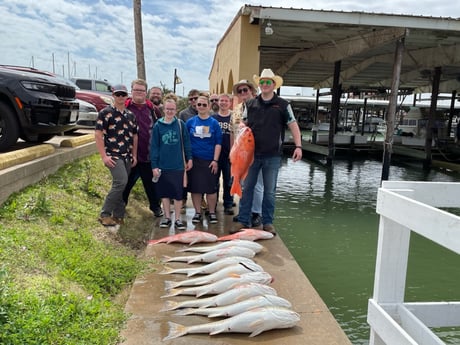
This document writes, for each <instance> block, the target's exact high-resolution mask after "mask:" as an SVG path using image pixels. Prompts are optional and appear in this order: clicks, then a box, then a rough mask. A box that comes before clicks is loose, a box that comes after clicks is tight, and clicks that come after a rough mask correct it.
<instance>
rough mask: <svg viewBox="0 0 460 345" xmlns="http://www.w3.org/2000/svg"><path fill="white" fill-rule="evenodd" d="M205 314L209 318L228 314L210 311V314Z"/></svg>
mask: <svg viewBox="0 0 460 345" xmlns="http://www.w3.org/2000/svg"><path fill="white" fill-rule="evenodd" d="M207 316H208V317H209V318H213V317H223V316H228V315H225V314H222V313H212V314H208V315H207Z"/></svg>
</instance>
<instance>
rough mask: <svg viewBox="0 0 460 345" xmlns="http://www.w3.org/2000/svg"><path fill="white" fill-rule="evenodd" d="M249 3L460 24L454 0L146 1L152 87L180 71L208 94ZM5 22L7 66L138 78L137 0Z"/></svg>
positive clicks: (2, 36)
mask: <svg viewBox="0 0 460 345" xmlns="http://www.w3.org/2000/svg"><path fill="white" fill-rule="evenodd" d="M245 4H251V5H255V6H258V5H262V6H273V7H284V8H291V7H292V8H303V9H316V10H320V9H322V10H335V11H362V12H371V13H393V14H409V15H423V16H432V17H451V18H460V2H457V1H453V0H404V1H400V0H398V1H396V0H385V1H382V0H378V1H377V0H369V1H356V0H337V1H333V0H322V1H317V2H313V1H311V0H278V1H260V0H259V2H253V3H251V2H248V1H238V0H189V1H187V0H168V1H164V0H163V1H159V0H144V1H142V28H143V38H144V56H145V66H146V75H147V82H148V84H149V87H151V86H154V85H161V84H163V85H165V86H166V87H167V88H169V89H173V80H174V70H175V69H176V70H177V75H178V76H179V77H180V79H181V80H182V81H183V83H182V84H178V85H177V86H176V93H177V94H178V95H180V96H184V95H187V93H188V91H189V90H190V89H192V88H197V89H200V90H208V89H209V83H208V77H209V72H210V70H211V66H212V62H213V58H214V52H215V49H216V46H217V43H218V42H219V40H220V39H221V38H222V37H223V35H224V33H225V31H226V30H227V28H228V27H229V25H230V23H231V22H232V20H233V19H234V18H235V17H236V15H237V13H238V11H239V10H240V9H241V7H242V6H243V5H245ZM0 18H1V19H0V21H1V22H2V23H1V24H0V52H1V54H0V64H10V65H21V66H29V67H35V68H38V69H43V70H47V71H51V72H55V73H57V74H60V75H63V76H64V77H75V76H78V77H91V78H97V79H106V80H108V81H109V82H111V83H112V84H119V83H123V84H125V85H127V86H128V87H129V85H130V84H131V81H132V80H133V79H135V78H137V67H136V50H135V49H136V48H135V41H134V22H133V1H132V0H65V1H64V0H8V1H6V0H3V1H0ZM293 92H294V93H298V91H297V90H294V91H293Z"/></svg>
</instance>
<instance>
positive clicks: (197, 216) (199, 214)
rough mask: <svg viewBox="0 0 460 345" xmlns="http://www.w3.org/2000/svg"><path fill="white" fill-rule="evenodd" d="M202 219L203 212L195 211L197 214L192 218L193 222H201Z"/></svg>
mask: <svg viewBox="0 0 460 345" xmlns="http://www.w3.org/2000/svg"><path fill="white" fill-rule="evenodd" d="M201 220H202V218H201V213H195V215H194V216H193V218H192V223H200V222H201Z"/></svg>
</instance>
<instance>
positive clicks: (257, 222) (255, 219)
mask: <svg viewBox="0 0 460 345" xmlns="http://www.w3.org/2000/svg"><path fill="white" fill-rule="evenodd" d="M251 224H252V226H259V225H261V224H262V217H261V216H260V215H259V214H258V213H253V214H252V218H251Z"/></svg>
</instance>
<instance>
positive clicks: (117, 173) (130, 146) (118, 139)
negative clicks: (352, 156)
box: [94, 85, 138, 226]
mask: <svg viewBox="0 0 460 345" xmlns="http://www.w3.org/2000/svg"><path fill="white" fill-rule="evenodd" d="M112 95H113V99H114V100H113V105H109V106H107V107H106V108H104V109H102V110H101V111H100V112H99V114H98V117H97V121H96V129H95V131H94V137H95V140H96V147H97V150H98V151H99V154H100V155H101V158H102V162H103V163H104V165H105V166H106V167H107V168H108V169H109V171H110V173H111V175H112V188H111V189H110V191H109V193H108V194H107V196H106V198H105V201H104V205H103V206H102V210H101V213H100V217H99V222H100V223H101V224H102V225H104V226H115V225H120V224H122V223H123V218H124V216H125V208H126V205H125V203H124V201H123V198H122V196H123V190H124V189H125V186H126V183H127V182H128V175H129V172H130V171H131V168H132V167H135V166H136V164H137V141H138V137H137V133H138V124H137V121H136V117H135V116H134V114H133V113H132V112H131V111H129V110H128V109H126V106H125V101H126V98H127V97H128V89H127V88H126V86H124V85H116V86H114V87H113V92H112Z"/></svg>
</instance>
